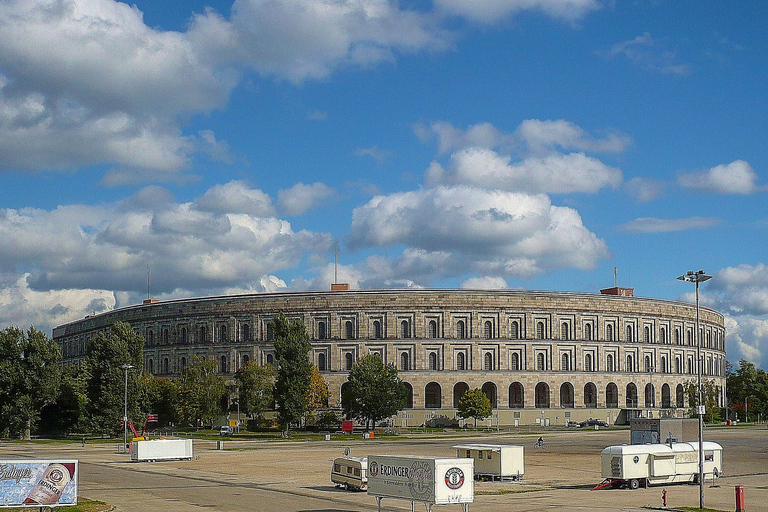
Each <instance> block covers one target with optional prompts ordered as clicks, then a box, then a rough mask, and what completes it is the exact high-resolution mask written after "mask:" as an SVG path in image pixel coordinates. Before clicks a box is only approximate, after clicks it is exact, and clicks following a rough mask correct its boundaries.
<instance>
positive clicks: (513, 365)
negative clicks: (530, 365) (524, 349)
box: [509, 352, 520, 372]
mask: <svg viewBox="0 0 768 512" xmlns="http://www.w3.org/2000/svg"><path fill="white" fill-rule="evenodd" d="M509 369H510V370H512V371H513V372H516V371H518V370H520V356H519V355H518V354H517V352H514V353H512V357H511V358H510V360H509Z"/></svg>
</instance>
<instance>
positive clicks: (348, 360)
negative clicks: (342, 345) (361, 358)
mask: <svg viewBox="0 0 768 512" xmlns="http://www.w3.org/2000/svg"><path fill="white" fill-rule="evenodd" d="M353 363H354V357H353V356H352V352H347V353H346V354H344V369H345V370H347V371H350V370H351V369H352V364H353Z"/></svg>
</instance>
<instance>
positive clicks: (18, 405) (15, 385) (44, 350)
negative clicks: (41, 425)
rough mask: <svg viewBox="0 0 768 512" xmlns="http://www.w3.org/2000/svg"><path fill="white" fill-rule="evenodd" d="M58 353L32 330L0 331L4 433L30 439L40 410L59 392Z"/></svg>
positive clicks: (0, 413) (0, 417) (0, 416)
mask: <svg viewBox="0 0 768 512" xmlns="http://www.w3.org/2000/svg"><path fill="white" fill-rule="evenodd" d="M60 360H61V351H60V350H59V347H58V345H56V343H54V342H53V341H52V340H51V339H50V338H48V336H46V335H45V334H44V333H42V332H40V331H38V330H37V329H35V328H34V327H30V328H29V330H27V331H26V332H24V331H22V330H21V329H19V328H17V327H8V328H6V329H4V330H3V331H0V425H2V426H4V430H5V434H6V435H12V436H19V437H22V438H24V439H29V438H30V435H31V433H32V432H33V431H35V429H36V428H37V424H38V421H39V420H40V410H41V409H42V408H43V407H45V406H46V405H48V404H50V403H52V402H53V401H54V400H55V399H56V397H57V396H58V393H59V383H60V379H61V371H60V370H59V361H60Z"/></svg>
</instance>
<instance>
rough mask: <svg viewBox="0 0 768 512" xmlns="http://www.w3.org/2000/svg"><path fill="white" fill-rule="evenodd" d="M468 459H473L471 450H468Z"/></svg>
mask: <svg viewBox="0 0 768 512" xmlns="http://www.w3.org/2000/svg"><path fill="white" fill-rule="evenodd" d="M467 458H468V459H471V458H472V452H471V451H470V450H467Z"/></svg>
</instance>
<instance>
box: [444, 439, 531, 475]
mask: <svg viewBox="0 0 768 512" xmlns="http://www.w3.org/2000/svg"><path fill="white" fill-rule="evenodd" d="M452 448H455V449H456V456H457V457H466V458H469V459H474V460H475V479H489V480H522V479H523V475H524V474H525V450H524V448H523V447H522V446H518V445H512V444H457V445H454V446H452Z"/></svg>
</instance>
